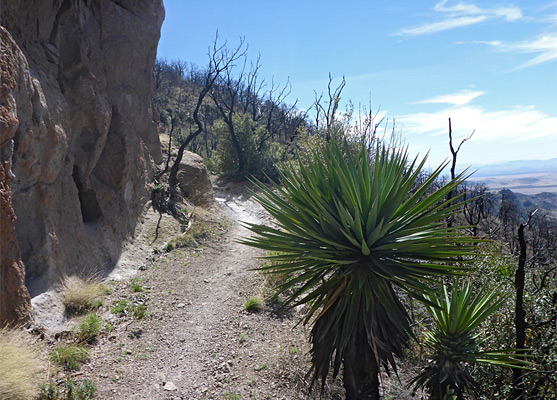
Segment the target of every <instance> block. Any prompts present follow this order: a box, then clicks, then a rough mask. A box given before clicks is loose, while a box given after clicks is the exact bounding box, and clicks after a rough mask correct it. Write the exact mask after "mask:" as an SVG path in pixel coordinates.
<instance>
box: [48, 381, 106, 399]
mask: <svg viewBox="0 0 557 400" xmlns="http://www.w3.org/2000/svg"><path fill="white" fill-rule="evenodd" d="M40 390H41V395H40V397H39V399H40V400H89V399H92V398H93V397H94V396H95V393H96V392H97V387H96V385H95V382H93V381H92V380H91V379H84V380H83V381H82V382H81V383H79V382H76V381H74V380H71V379H68V380H67V381H65V382H64V383H62V385H61V390H60V388H59V387H58V386H57V385H56V382H50V383H49V384H42V385H40Z"/></svg>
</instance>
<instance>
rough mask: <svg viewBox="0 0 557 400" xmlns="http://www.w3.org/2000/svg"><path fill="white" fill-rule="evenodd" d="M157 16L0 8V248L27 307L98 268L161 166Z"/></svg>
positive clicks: (99, 5)
mask: <svg viewBox="0 0 557 400" xmlns="http://www.w3.org/2000/svg"><path fill="white" fill-rule="evenodd" d="M163 18H164V7H163V5H162V0H91V1H81V0H78V1H74V0H57V1H52V2H50V1H48V2H46V1H41V0H16V1H8V2H2V6H1V7H0V25H1V26H2V28H0V29H1V32H0V34H1V36H0V46H1V52H2V57H1V59H0V68H1V71H2V84H1V87H2V96H1V100H0V102H1V103H0V107H2V109H1V116H0V128H1V136H0V156H1V158H0V162H2V164H3V166H4V170H5V171H4V175H5V176H7V177H13V179H7V180H4V181H3V182H4V183H3V184H4V185H5V184H6V182H8V181H11V183H9V187H10V189H11V204H9V196H4V194H2V196H3V197H2V198H3V199H4V198H5V199H6V202H7V203H6V204H7V206H6V207H4V205H2V216H1V217H2V221H3V222H2V228H3V229H4V221H12V220H13V218H12V217H10V215H9V212H10V211H9V210H10V209H12V210H13V211H15V216H16V217H17V219H16V220H15V221H14V222H15V237H14V234H13V233H12V234H10V235H9V237H8V236H6V239H5V237H4V231H2V244H4V240H6V241H9V242H10V243H17V245H18V246H17V247H19V251H20V254H21V260H22V264H21V265H24V268H25V272H24V273H25V277H26V284H27V288H28V289H29V292H30V293H31V296H32V297H34V296H36V295H38V294H40V293H42V292H44V291H45V290H47V289H48V288H49V287H51V286H52V285H53V284H55V283H57V282H58V280H59V279H60V277H61V276H62V275H65V274H75V273H80V272H81V273H87V272H88V271H91V270H93V269H97V270H102V269H105V268H110V267H111V266H113V265H114V264H115V263H116V262H117V260H118V256H119V254H120V251H121V248H122V244H123V243H124V242H125V241H126V240H127V239H128V238H130V237H131V236H132V235H133V233H134V230H135V228H136V225H137V222H138V219H139V216H140V213H141V211H142V210H143V205H144V203H145V202H146V201H147V200H148V196H149V190H148V188H149V184H150V181H151V178H152V175H153V163H160V162H161V161H162V154H161V149H160V143H159V139H158V135H157V130H156V125H155V123H154V122H153V119H154V113H155V112H154V108H153V105H152V94H153V75H152V70H153V65H154V62H155V57H156V49H157V45H158V40H159V37H160V27H161V25H162V21H163ZM4 76H7V77H8V78H9V79H11V81H9V79H8V80H6V81H5V80H4ZM5 82H7V83H6V84H5ZM10 82H11V83H10ZM8 103H9V104H11V105H12V107H11V110H12V112H11V113H10V112H8V111H7V110H8V108H9V107H7V106H6V105H9V104H8ZM6 121H7V122H6ZM3 190H5V189H3ZM2 193H4V192H2ZM3 201H4V200H3ZM6 226H8V224H6ZM2 256H4V250H3V249H2ZM14 257H15V258H16V259H17V254H15V253H14ZM16 264H17V261H16ZM13 265H15V264H13ZM20 269H21V267H20ZM22 274H23V271H21V274H19V276H23V275H22ZM4 282H6V280H5V275H4V259H2V289H1V290H2V292H1V293H0V296H1V297H0V298H1V299H2V303H1V307H2V310H5V309H6V310H7V307H8V306H7V304H11V305H10V306H9V307H10V308H12V309H13V307H14V305H13V302H11V303H10V302H8V303H5V301H8V300H5V298H6V296H7V295H6V293H5V292H4V291H5V288H4ZM8 295H9V293H8ZM12 297H13V296H12ZM16 302H17V301H16Z"/></svg>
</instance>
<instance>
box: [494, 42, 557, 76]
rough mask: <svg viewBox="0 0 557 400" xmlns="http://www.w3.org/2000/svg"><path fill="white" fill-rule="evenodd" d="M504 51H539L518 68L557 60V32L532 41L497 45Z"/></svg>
mask: <svg viewBox="0 0 557 400" xmlns="http://www.w3.org/2000/svg"><path fill="white" fill-rule="evenodd" d="M495 47H497V48H500V49H501V50H502V51H511V52H513V51H516V52H520V53H537V54H538V55H537V56H536V57H534V58H532V59H531V60H530V61H527V62H525V63H524V64H522V65H519V66H518V67H517V68H516V69H522V68H527V67H531V66H533V65H537V64H541V63H544V62H548V61H553V60H557V33H553V34H549V35H544V36H540V37H538V38H537V39H534V40H531V41H524V42H518V43H508V44H501V45H498V46H495Z"/></svg>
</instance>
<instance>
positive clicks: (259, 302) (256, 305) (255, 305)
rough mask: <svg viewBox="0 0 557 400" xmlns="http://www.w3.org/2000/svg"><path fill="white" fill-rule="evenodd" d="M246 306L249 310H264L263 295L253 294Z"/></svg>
mask: <svg viewBox="0 0 557 400" xmlns="http://www.w3.org/2000/svg"><path fill="white" fill-rule="evenodd" d="M244 308H245V309H246V311H248V312H259V311H261V310H263V298H262V297H261V296H253V297H250V298H249V299H247V300H246V303H245V304H244Z"/></svg>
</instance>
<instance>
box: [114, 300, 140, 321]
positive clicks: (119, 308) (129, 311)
mask: <svg viewBox="0 0 557 400" xmlns="http://www.w3.org/2000/svg"><path fill="white" fill-rule="evenodd" d="M110 311H111V312H112V313H113V314H117V315H119V316H125V315H131V316H132V317H133V318H135V319H142V318H145V316H146V315H147V306H146V305H145V304H135V303H131V302H128V301H127V300H125V299H121V300H118V301H117V302H115V303H114V304H112V307H110Z"/></svg>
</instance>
